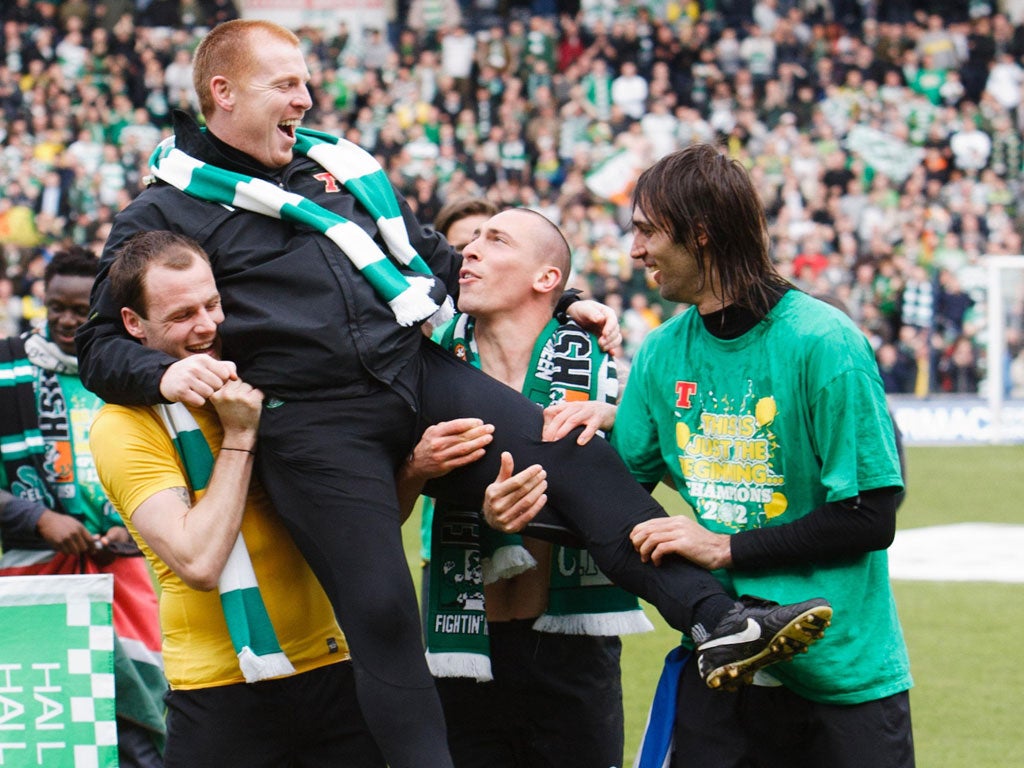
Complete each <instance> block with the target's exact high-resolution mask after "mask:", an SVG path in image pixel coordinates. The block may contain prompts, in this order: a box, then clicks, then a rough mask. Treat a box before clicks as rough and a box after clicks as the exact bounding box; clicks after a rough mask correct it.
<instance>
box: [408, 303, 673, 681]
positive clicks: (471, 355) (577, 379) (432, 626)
mask: <svg viewBox="0 0 1024 768" xmlns="http://www.w3.org/2000/svg"><path fill="white" fill-rule="evenodd" d="M435 338H436V339H437V340H438V342H439V343H440V344H441V346H443V347H445V348H446V349H448V350H449V351H451V352H453V353H454V354H455V355H456V356H457V357H460V358H462V359H463V360H466V361H468V362H470V363H471V364H473V365H475V366H477V367H479V365H480V362H479V358H478V355H477V349H476V343H475V341H474V340H473V319H472V318H471V317H469V316H468V315H464V314H463V315H457V316H456V318H455V320H454V321H453V322H451V323H450V324H449V325H448V326H447V327H445V328H442V329H439V330H438V331H437V333H436V334H435ZM523 394H524V395H526V396H527V397H528V398H530V400H532V401H533V402H535V403H537V404H538V405H540V406H542V407H543V406H546V405H549V404H551V403H552V402H555V401H557V400H560V399H580V400H596V399H604V400H605V401H607V402H615V399H616V395H617V382H616V380H615V370H614V363H613V362H612V361H611V359H610V358H609V357H608V356H607V355H606V354H605V353H603V352H601V350H600V348H599V347H598V346H597V342H596V340H595V339H594V337H593V336H591V335H590V334H588V333H587V332H586V331H584V330H582V329H581V328H579V327H578V326H575V325H572V324H569V325H564V326H559V324H558V322H557V321H556V320H552V321H551V322H550V323H549V324H548V325H547V327H546V328H545V329H544V331H543V332H542V333H541V334H540V336H539V337H538V339H537V341H536V343H535V345H534V349H533V356H532V359H531V361H530V366H529V368H528V369H527V377H526V381H525V382H524V386H523ZM516 549H519V550H521V551H522V553H523V554H524V555H525V556H526V557H527V558H530V556H529V553H528V552H526V550H525V549H523V548H522V538H521V537H520V536H518V535H506V534H502V533H499V532H497V531H493V530H491V529H489V528H488V527H487V526H486V525H484V524H483V523H482V522H481V516H480V514H479V512H476V511H463V510H456V509H449V508H446V507H445V505H438V508H437V509H436V510H435V515H434V520H433V527H432V536H431V557H430V579H429V593H428V596H427V626H426V635H427V663H428V665H429V667H430V671H431V672H432V673H433V674H434V676H435V677H472V678H475V679H477V680H479V681H485V680H491V679H492V675H491V667H490V657H489V641H488V634H487V622H486V605H485V602H484V591H483V587H484V584H485V583H490V582H491V581H492V580H494V577H496V576H498V575H499V574H497V573H493V574H488V573H487V571H488V570H490V569H488V568H486V567H485V563H486V557H487V555H488V554H489V553H491V552H496V551H502V550H505V551H507V552H508V553H509V554H507V555H505V557H509V558H510V559H511V560H513V561H514V562H515V563H516V566H515V567H513V568H509V571H508V573H505V574H501V575H502V576H503V577H505V578H507V577H509V576H511V575H515V574H516V573H519V572H522V570H523V568H522V567H521V563H522V558H521V557H517V556H515V555H512V554H511V553H513V552H515V550H516ZM530 559H531V560H532V558H530ZM533 628H534V629H535V630H537V631H539V632H553V633H558V634H575V635H624V634H632V633H638V632H648V631H650V630H652V629H653V628H654V627H653V625H652V624H651V623H650V621H649V620H648V619H647V616H646V615H645V614H644V612H643V610H642V609H641V607H640V603H639V601H638V600H637V598H636V597H635V596H634V595H631V594H629V593H628V592H626V591H625V590H623V589H620V588H619V587H617V586H615V585H614V584H612V583H611V582H610V581H609V580H608V577H607V576H605V575H604V574H603V573H601V571H600V570H599V569H598V568H597V567H596V565H595V564H594V561H593V559H592V558H591V557H590V555H589V554H588V553H587V551H586V550H583V549H575V548H572V547H565V546H555V547H554V549H553V552H552V558H551V572H550V586H549V589H548V608H547V610H546V611H545V613H544V614H543V615H542V616H540V617H539V618H538V619H537V620H536V621H535V622H534V624H533Z"/></svg>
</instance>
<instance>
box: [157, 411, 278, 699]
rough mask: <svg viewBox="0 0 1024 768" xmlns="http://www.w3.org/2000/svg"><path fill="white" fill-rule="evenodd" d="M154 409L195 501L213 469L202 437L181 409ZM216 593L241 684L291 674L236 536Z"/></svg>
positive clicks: (200, 494)
mask: <svg viewBox="0 0 1024 768" xmlns="http://www.w3.org/2000/svg"><path fill="white" fill-rule="evenodd" d="M153 408H154V410H155V411H156V412H157V415H159V416H160V419H161V421H163V424H164V428H165V429H166V430H167V433H168V434H169V435H170V436H171V442H172V443H174V448H175V450H176V451H177V452H178V456H179V457H181V463H182V464H183V465H184V466H185V474H186V475H187V479H188V483H189V485H190V487H191V489H192V492H193V494H194V495H195V497H196V498H197V499H199V498H201V497H202V495H203V493H205V492H206V486H207V484H208V483H209V482H210V475H212V474H213V463H214V456H213V452H212V451H211V450H210V445H209V443H207V441H206V437H205V436H204V435H203V433H202V430H200V429H199V424H197V423H196V420H195V417H193V416H192V414H191V413H190V412H189V410H188V408H187V407H186V406H185V405H183V404H182V403H170V404H167V405H155V406H153ZM217 590H218V592H219V593H220V603H221V607H222V608H223V609H224V619H225V621H226V622H227V625H228V633H229V634H230V635H231V644H232V645H233V646H234V648H235V653H236V654H237V655H238V666H239V668H240V669H241V670H242V675H243V676H244V677H245V682H247V683H255V682H257V681H259V680H266V679H268V678H271V677H281V676H282V675H290V674H292V673H293V672H295V667H293V666H292V663H291V661H289V660H288V657H287V656H286V655H285V653H284V651H282V650H281V645H280V643H279V642H278V641H277V633H275V632H274V625H273V624H271V622H270V616H269V615H268V614H267V607H266V605H264V603H263V596H262V595H261V594H260V587H259V584H258V583H257V582H256V573H255V572H254V571H253V568H252V561H251V560H250V558H249V550H247V549H246V547H245V539H244V538H243V537H242V532H241V531H239V532H238V538H237V539H236V540H235V545H234V548H232V550H231V554H230V555H229V556H228V560H227V563H226V564H225V565H224V570H223V571H222V572H221V575H220V579H219V580H218V582H217Z"/></svg>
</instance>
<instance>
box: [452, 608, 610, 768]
mask: <svg viewBox="0 0 1024 768" xmlns="http://www.w3.org/2000/svg"><path fill="white" fill-rule="evenodd" d="M533 621H534V620H533V619H526V620H520V621H503V622H495V623H492V624H490V625H489V630H490V634H491V666H492V670H493V673H494V680H493V681H491V682H487V683H478V682H476V681H475V680H468V679H465V678H439V679H438V681H437V689H438V693H439V694H440V695H441V703H442V705H443V706H444V712H445V719H446V720H447V722H448V745H449V747H450V748H451V752H452V759H453V760H454V761H455V766H456V768H611V766H621V765H622V743H623V717H622V679H621V673H620V667H619V659H620V655H621V652H622V643H621V641H620V640H619V638H617V637H588V636H585V635H559V634H552V633H547V632H535V631H534V630H533V629H532V628H531V627H532V625H533Z"/></svg>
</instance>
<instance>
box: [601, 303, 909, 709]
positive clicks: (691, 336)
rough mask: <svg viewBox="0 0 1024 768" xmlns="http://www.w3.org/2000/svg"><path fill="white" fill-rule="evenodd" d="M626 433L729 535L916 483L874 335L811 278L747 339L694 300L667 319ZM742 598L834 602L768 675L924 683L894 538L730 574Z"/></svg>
mask: <svg viewBox="0 0 1024 768" xmlns="http://www.w3.org/2000/svg"><path fill="white" fill-rule="evenodd" d="M612 444H613V445H614V446H615V448H616V449H617V450H618V452H619V454H620V455H621V456H622V459H623V461H625V462H626V465H627V466H628V467H629V468H630V470H631V471H632V473H633V474H634V476H635V477H636V478H637V479H638V480H639V481H641V482H657V481H659V480H660V479H661V478H662V477H664V476H665V474H666V473H668V474H669V475H670V476H671V477H672V479H673V481H674V482H675V485H676V487H677V488H678V489H679V492H680V494H681V495H682V497H683V498H684V499H685V500H686V501H687V503H689V504H690V505H691V507H693V509H694V510H695V514H696V517H697V519H698V521H699V522H700V523H701V524H702V525H704V526H705V527H706V528H708V529H710V530H713V531H717V532H721V533H730V534H731V533H737V532H739V531H745V530H750V529H753V528H761V527H767V526H773V525H783V524H785V523H788V522H791V521H792V520H795V519H797V518H799V517H802V516H803V515H805V514H807V513H808V512H809V511H811V510H812V509H814V508H816V507H819V506H821V505H822V504H824V503H825V502H827V501H838V500H841V499H846V498H850V497H852V496H856V495H857V494H858V493H859V492H861V491H866V490H870V489H873V488H883V487H888V486H902V484H903V483H902V479H901V476H900V467H899V459H898V456H897V452H896V446H895V440H894V437H893V430H892V421H891V419H890V417H889V414H888V410H887V408H886V403H885V396H884V394H883V389H882V382H881V379H880V378H879V375H878V369H877V365H876V363H875V359H874V355H873V354H872V352H871V348H870V346H869V344H868V342H867V340H866V339H865V338H864V336H863V334H861V333H860V331H859V330H858V329H857V328H856V326H855V325H854V324H853V323H852V322H850V321H849V319H848V318H847V317H846V316H845V315H843V314H842V313H841V312H839V311H838V310H836V309H834V308H832V307H830V306H828V305H826V304H824V303H822V302H819V301H817V300H815V299H812V298H810V297H809V296H807V295H806V294H803V293H800V292H798V291H790V292H788V293H787V294H786V295H785V296H784V297H783V298H782V300H781V301H780V302H779V303H778V304H777V305H776V307H775V308H774V309H773V310H772V311H771V312H770V313H769V315H768V316H767V317H766V318H765V319H764V320H763V321H762V322H761V323H759V324H758V325H757V326H756V327H755V328H753V329H751V330H750V331H748V332H747V333H745V334H744V335H742V336H741V337H740V338H738V339H732V340H722V339H717V338H715V337H714V336H712V335H711V334H710V333H708V332H707V330H706V329H705V328H704V326H703V323H702V321H701V319H700V316H699V315H698V313H697V312H696V310H695V309H690V310H689V311H687V312H685V313H683V314H682V315H680V316H678V317H676V318H673V319H671V320H669V321H668V322H666V323H664V324H663V325H661V326H659V327H658V328H656V329H655V330H653V331H652V332H651V333H650V334H649V335H648V337H647V339H646V340H645V342H644V345H643V346H642V347H641V349H640V351H639V352H638V354H637V356H636V358H635V359H634V361H633V367H632V369H631V372H630V376H629V382H628V385H627V386H626V388H625V393H624V395H623V398H622V402H621V403H620V405H619V411H618V415H617V418H616V424H615V429H614V431H613V433H612ZM717 575H719V577H720V578H721V579H722V581H723V583H724V584H725V585H726V588H727V589H729V590H730V591H732V593H733V594H735V595H741V594H750V595H756V596H758V597H762V598H767V599H771V600H777V601H779V602H781V603H789V602H796V601H800V600H806V599H808V598H812V597H825V598H827V599H828V600H829V601H831V603H832V605H833V607H834V609H835V616H834V619H833V624H832V627H831V629H830V630H829V632H828V633H827V634H826V635H825V638H824V640H822V641H821V642H820V643H818V644H817V645H816V646H815V647H814V649H813V651H812V652H811V653H809V654H807V655H806V656H800V657H799V658H797V659H796V660H795V661H794V662H793V663H792V664H783V665H778V666H775V667H772V668H771V670H770V672H771V674H772V675H773V676H775V677H777V678H778V679H779V680H780V681H781V682H783V683H784V684H785V685H786V686H787V687H789V688H790V689H792V690H793V691H795V692H796V693H798V694H800V695H801V696H804V697H806V698H809V699H812V700H815V701H823V702H831V703H837V704H854V703H859V702H864V701H870V700H873V699H877V698H881V697H883V696H888V695H890V694H893V693H896V692H899V691H902V690H906V689H907V688H909V687H910V686H911V678H910V671H909V661H908V658H907V651H906V645H905V643H904V641H903V634H902V630H901V628H900V624H899V620H898V618H897V616H896V607H895V603H894V601H893V596H892V590H891V587H890V584H889V570H888V557H887V554H886V553H885V552H884V551H881V552H870V553H867V554H865V555H861V556H858V557H855V558H852V559H843V560H835V561H831V562H828V563H806V564H804V565H801V566H794V567H788V568H776V569H770V570H760V571H739V570H732V571H728V572H719V573H718V574H717Z"/></svg>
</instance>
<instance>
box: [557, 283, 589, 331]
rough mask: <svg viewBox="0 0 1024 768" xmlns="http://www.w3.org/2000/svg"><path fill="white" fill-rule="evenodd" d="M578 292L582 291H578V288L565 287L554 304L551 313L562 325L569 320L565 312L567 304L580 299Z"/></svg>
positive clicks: (567, 308) (567, 307)
mask: <svg viewBox="0 0 1024 768" xmlns="http://www.w3.org/2000/svg"><path fill="white" fill-rule="evenodd" d="M580 293H582V291H580V290H579V288H568V289H566V291H565V293H563V294H562V296H561V298H559V299H558V303H557V304H556V305H555V311H554V313H553V315H554V318H555V320H557V321H558V322H559V323H561V324H562V325H565V324H566V323H568V322H569V315H568V314H567V312H568V310H569V306H570V305H572V304H575V303H576V302H577V301H579V300H580Z"/></svg>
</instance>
